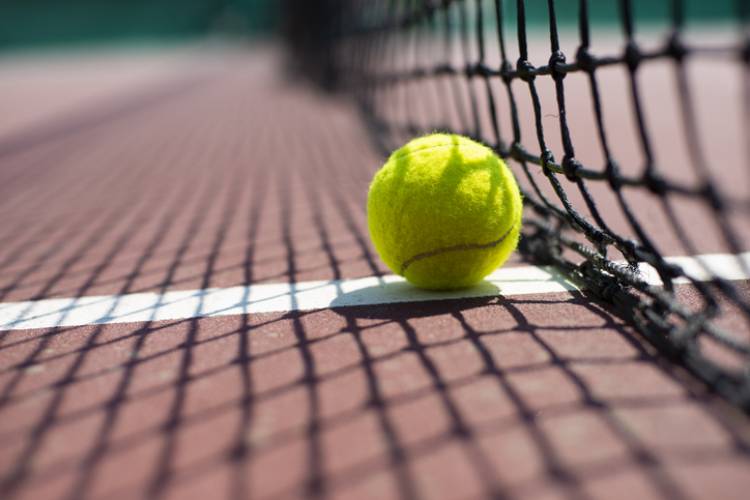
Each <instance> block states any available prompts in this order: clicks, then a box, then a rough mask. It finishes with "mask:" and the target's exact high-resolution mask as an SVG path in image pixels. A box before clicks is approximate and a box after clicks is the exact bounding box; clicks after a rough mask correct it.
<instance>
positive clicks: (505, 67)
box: [500, 61, 513, 84]
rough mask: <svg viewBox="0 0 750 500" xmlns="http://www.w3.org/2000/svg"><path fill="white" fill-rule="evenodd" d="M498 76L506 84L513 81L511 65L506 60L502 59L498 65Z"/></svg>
mask: <svg viewBox="0 0 750 500" xmlns="http://www.w3.org/2000/svg"><path fill="white" fill-rule="evenodd" d="M500 78H502V79H503V82H505V83H506V84H510V82H511V81H513V66H511V64H510V63H509V62H508V61H503V63H502V64H501V65H500Z"/></svg>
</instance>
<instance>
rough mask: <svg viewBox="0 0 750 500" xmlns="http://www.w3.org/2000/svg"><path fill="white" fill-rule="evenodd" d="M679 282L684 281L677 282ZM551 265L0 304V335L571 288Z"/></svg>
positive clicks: (691, 263)
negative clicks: (476, 273) (433, 280)
mask: <svg viewBox="0 0 750 500" xmlns="http://www.w3.org/2000/svg"><path fill="white" fill-rule="evenodd" d="M738 259H741V260H742V261H743V262H744V263H745V265H746V268H750V252H746V253H743V254H740V255H738V256H734V255H729V254H708V255H700V256H696V257H672V258H669V259H668V260H669V261H670V262H673V263H675V264H678V265H680V266H682V268H683V269H684V270H685V272H686V273H688V274H689V275H690V276H692V277H694V278H695V279H697V280H707V279H710V277H711V274H710V273H707V272H706V271H705V270H704V268H703V265H705V266H707V267H708V268H709V269H710V270H711V272H712V273H714V274H716V275H719V276H721V277H723V278H725V279H728V280H741V279H750V276H748V274H747V273H746V272H745V271H744V269H743V267H742V266H741V265H739V262H738ZM640 271H641V274H642V277H643V279H644V280H645V281H647V282H648V283H651V284H654V285H659V284H661V281H660V280H659V277H658V276H657V275H656V272H655V270H654V269H653V268H652V267H651V266H647V265H642V266H641V268H640ZM683 281H686V280H683ZM577 289H578V288H577V287H576V286H575V285H574V284H573V283H571V282H569V281H567V280H566V279H565V278H564V277H563V276H562V275H561V274H560V273H558V272H557V271H556V270H555V269H554V268H550V267H536V266H521V267H507V268H501V269H498V270H497V271H495V272H494V273H492V274H491V275H490V276H489V277H488V278H487V280H486V281H484V282H482V283H480V284H479V285H477V286H475V287H472V288H468V289H464V290H456V291H450V292H430V291H426V290H419V289H417V288H414V287H412V286H411V285H409V284H408V283H406V282H405V281H404V280H403V278H400V277H398V276H385V277H382V278H378V277H374V276H372V277H367V278H358V279H350V280H341V281H305V282H301V283H294V284H290V283H270V284H255V285H249V286H236V287H231V288H208V289H204V290H178V291H171V292H165V293H162V294H158V293H134V294H127V295H104V296H88V297H78V298H60V299H45V300H37V301H26V302H9V303H4V304H0V331H4V330H21V329H29V328H52V327H57V326H80V325H98V324H108V323H129V322H143V321H161V320H181V319H191V318H203V317H217V316H229V315H235V314H257V313H268V312H286V311H308V310H312V309H328V308H331V307H346V306H364V305H375V304H391V303H398V302H421V301H428V300H449V299H464V298H472V297H491V296H497V295H502V296H506V297H510V296H516V295H528V294H537V293H555V292H567V291H572V290H577Z"/></svg>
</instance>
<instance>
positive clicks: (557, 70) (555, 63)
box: [548, 50, 566, 80]
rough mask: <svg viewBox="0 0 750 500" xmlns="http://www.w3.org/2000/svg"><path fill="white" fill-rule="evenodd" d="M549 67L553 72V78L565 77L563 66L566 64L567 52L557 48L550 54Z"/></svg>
mask: <svg viewBox="0 0 750 500" xmlns="http://www.w3.org/2000/svg"><path fill="white" fill-rule="evenodd" d="M548 64H549V69H550V71H551V72H552V78H554V79H555V80H562V79H563V78H565V75H566V72H565V69H564V68H563V65H564V64H565V54H563V52H562V51H561V50H556V51H554V52H553V53H552V55H550V56H549V63H548Z"/></svg>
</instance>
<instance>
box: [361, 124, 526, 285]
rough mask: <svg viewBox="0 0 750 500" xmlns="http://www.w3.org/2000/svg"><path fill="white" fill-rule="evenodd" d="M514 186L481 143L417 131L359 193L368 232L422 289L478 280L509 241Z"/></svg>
mask: <svg viewBox="0 0 750 500" xmlns="http://www.w3.org/2000/svg"><path fill="white" fill-rule="evenodd" d="M521 210H522V203H521V194H520V192H519V189H518V184H516V180H515V179H514V178H513V174H512V173H511V171H510V170H509V169H508V167H507V166H506V165H505V163H504V162H503V161H502V160H501V159H500V158H498V156H497V155H495V153H494V152H493V151H492V150H491V149H489V148H488V147H486V146H484V145H482V144H479V143H477V142H475V141H472V140H470V139H467V138H465V137H462V136H458V135H450V134H432V135H428V136H424V137H419V138H417V139H414V140H412V141H410V142H409V143H407V144H406V145H405V146H403V147H402V148H400V149H398V150H396V151H395V152H394V153H393V154H391V156H390V158H388V161H387V162H386V163H385V165H383V167H382V168H381V169H380V170H379V171H378V172H377V173H376V174H375V177H374V178H373V180H372V184H371V185H370V191H369V194H368V198H367V222H368V226H369V229H370V236H371V238H372V241H373V243H374V244H375V248H376V249H377V251H378V253H379V254H380V257H381V258H382V259H383V261H384V262H385V263H386V264H387V265H388V267H389V268H390V269H391V270H392V271H393V272H394V273H396V274H399V275H401V276H404V277H405V278H406V279H407V280H408V281H409V282H411V283H412V284H414V285H416V286H418V287H421V288H427V289H434V290H448V289H455V288H463V287H468V286H471V285H473V284H475V283H477V282H479V281H481V280H482V279H483V278H484V277H485V276H487V275H488V274H490V273H491V272H492V271H494V270H495V269H496V268H497V267H498V266H500V265H501V264H502V263H503V262H505V260H506V259H507V258H508V256H509V255H510V253H511V252H512V251H513V250H514V249H515V248H516V245H517V243H518V235H519V234H520V230H521Z"/></svg>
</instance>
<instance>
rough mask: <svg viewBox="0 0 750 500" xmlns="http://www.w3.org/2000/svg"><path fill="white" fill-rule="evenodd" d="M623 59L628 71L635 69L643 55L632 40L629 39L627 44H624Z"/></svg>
mask: <svg viewBox="0 0 750 500" xmlns="http://www.w3.org/2000/svg"><path fill="white" fill-rule="evenodd" d="M624 59H625V64H627V65H628V68H629V69H630V71H635V70H636V69H638V66H639V65H640V64H641V60H642V59H643V56H641V51H640V49H639V48H638V45H637V44H636V43H635V42H634V41H633V40H630V41H629V42H628V43H627V45H625V54H624Z"/></svg>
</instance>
